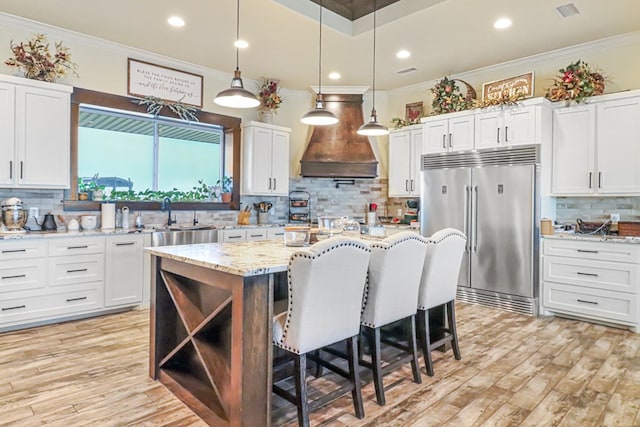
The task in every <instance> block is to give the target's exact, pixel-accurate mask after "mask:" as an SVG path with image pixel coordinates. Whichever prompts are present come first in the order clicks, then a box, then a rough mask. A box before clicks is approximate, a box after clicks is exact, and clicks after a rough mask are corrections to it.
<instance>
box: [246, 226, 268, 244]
mask: <svg viewBox="0 0 640 427" xmlns="http://www.w3.org/2000/svg"><path fill="white" fill-rule="evenodd" d="M266 239H267V230H266V229H265V228H253V229H249V230H247V241H254V240H266Z"/></svg>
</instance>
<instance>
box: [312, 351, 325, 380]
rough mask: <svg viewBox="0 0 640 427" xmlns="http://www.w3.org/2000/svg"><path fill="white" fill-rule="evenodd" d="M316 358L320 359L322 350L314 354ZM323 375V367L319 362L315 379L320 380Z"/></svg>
mask: <svg viewBox="0 0 640 427" xmlns="http://www.w3.org/2000/svg"><path fill="white" fill-rule="evenodd" d="M313 354H314V356H315V357H316V359H320V350H316V351H314V352H313ZM322 374H323V369H322V365H321V364H320V363H318V362H316V371H315V374H314V375H315V377H316V378H320V377H321V376H322Z"/></svg>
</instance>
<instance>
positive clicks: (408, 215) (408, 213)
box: [402, 199, 420, 224]
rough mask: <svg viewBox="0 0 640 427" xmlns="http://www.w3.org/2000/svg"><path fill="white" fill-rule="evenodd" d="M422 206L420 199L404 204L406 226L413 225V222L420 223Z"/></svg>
mask: <svg viewBox="0 0 640 427" xmlns="http://www.w3.org/2000/svg"><path fill="white" fill-rule="evenodd" d="M419 206H420V200H419V199H408V200H406V201H405V202H404V220H403V221H402V222H403V223H405V224H411V221H418V211H419V209H420V208H419Z"/></svg>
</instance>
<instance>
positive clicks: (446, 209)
mask: <svg viewBox="0 0 640 427" xmlns="http://www.w3.org/2000/svg"><path fill="white" fill-rule="evenodd" d="M538 158H539V155H538V147H536V146H526V147H519V148H513V149H510V150H491V151H484V152H482V151H481V152H469V153H450V154H447V155H440V154H438V155H423V156H422V172H421V173H422V187H421V198H420V203H421V209H420V226H421V229H422V234H423V235H424V236H427V237H428V236H431V235H432V234H433V233H435V232H436V231H438V230H440V229H442V228H445V227H454V228H457V229H459V230H461V231H463V232H464V233H465V234H466V235H467V247H466V250H465V256H464V258H463V262H462V267H461V270H460V276H459V282H458V298H459V299H461V300H463V301H469V302H479V303H483V304H487V305H492V306H498V307H501V308H505V309H508V310H512V311H517V312H523V313H528V314H533V315H535V314H537V299H538V294H537V286H535V284H536V283H537V282H538V244H537V242H538V238H537V237H538V236H537V235H538V232H539V230H538V226H537V224H538V223H539V203H537V182H538V180H539V179H538V169H539V162H538Z"/></svg>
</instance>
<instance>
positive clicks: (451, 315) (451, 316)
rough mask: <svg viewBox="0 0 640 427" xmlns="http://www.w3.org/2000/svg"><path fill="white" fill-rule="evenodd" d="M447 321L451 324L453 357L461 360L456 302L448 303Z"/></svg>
mask: <svg viewBox="0 0 640 427" xmlns="http://www.w3.org/2000/svg"><path fill="white" fill-rule="evenodd" d="M447 321H448V322H449V330H450V331H451V336H452V343H451V344H452V346H453V355H454V356H455V358H456V360H460V359H461V358H462V356H461V355H460V345H459V344H458V328H457V327H456V305H455V300H451V301H449V302H448V303H447Z"/></svg>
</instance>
